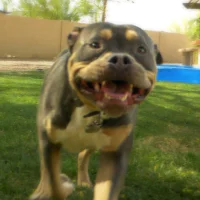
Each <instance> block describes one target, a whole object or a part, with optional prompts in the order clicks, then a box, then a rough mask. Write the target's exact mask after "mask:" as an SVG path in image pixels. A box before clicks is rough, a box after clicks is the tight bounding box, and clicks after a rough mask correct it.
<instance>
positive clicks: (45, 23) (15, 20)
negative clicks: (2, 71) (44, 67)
mask: <svg viewBox="0 0 200 200" xmlns="http://www.w3.org/2000/svg"><path fill="white" fill-rule="evenodd" d="M0 27H1V28H0V57H6V56H7V55H11V56H15V57H19V58H43V59H46V58H53V57H54V56H55V55H56V54H57V53H58V52H59V51H60V35H61V32H60V30H61V21H53V20H42V19H33V18H26V17H19V16H6V15H3V16H2V15H1V16H0Z"/></svg>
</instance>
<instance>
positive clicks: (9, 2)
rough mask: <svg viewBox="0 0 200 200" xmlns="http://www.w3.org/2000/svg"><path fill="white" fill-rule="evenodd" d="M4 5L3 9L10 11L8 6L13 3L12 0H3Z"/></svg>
mask: <svg viewBox="0 0 200 200" xmlns="http://www.w3.org/2000/svg"><path fill="white" fill-rule="evenodd" d="M1 2H2V5H3V10H4V11H8V8H9V7H10V5H11V4H12V0H1Z"/></svg>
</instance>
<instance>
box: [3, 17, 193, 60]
mask: <svg viewBox="0 0 200 200" xmlns="http://www.w3.org/2000/svg"><path fill="white" fill-rule="evenodd" d="M74 26H85V24H80V23H74V22H73V23H72V22H69V21H60V20H57V21H56V20H44V19H33V18H27V17H19V16H8V15H0V58H4V57H10V56H12V57H16V58H22V59H27V58H38V59H52V58H54V57H55V56H56V55H57V54H58V53H59V52H60V51H61V50H62V49H63V48H65V47H66V46H67V45H66V44H67V41H66V38H67V35H68V33H69V32H70V31H71V30H72V29H73V27H74ZM147 33H148V34H149V36H150V37H151V38H152V39H153V41H154V42H155V43H156V44H157V45H158V47H159V48H160V50H161V52H162V54H163V57H164V61H165V62H169V63H180V62H181V61H182V56H181V54H180V53H178V49H179V48H185V47H188V46H190V41H189V40H188V38H187V37H186V36H185V35H182V34H176V33H165V32H155V31H147Z"/></svg>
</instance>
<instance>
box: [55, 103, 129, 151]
mask: <svg viewBox="0 0 200 200" xmlns="http://www.w3.org/2000/svg"><path fill="white" fill-rule="evenodd" d="M86 114H88V108H87V107H86V106H84V107H79V108H76V109H75V111H74V112H73V114H72V117H71V121H70V122H69V124H68V126H67V127H66V129H63V130H61V129H58V130H56V133H55V136H56V142H58V143H61V144H62V146H63V147H64V148H66V149H67V150H68V151H70V152H79V151H81V150H83V149H95V150H99V149H102V150H105V151H113V150H116V149H117V148H118V146H119V145H120V144H121V143H122V142H123V141H124V139H125V138H126V137H127V136H128V134H129V133H130V131H131V128H132V126H130V125H129V126H120V127H117V128H102V129H100V130H99V131H97V132H94V133H86V131H85V127H86V126H87V124H88V122H89V120H91V119H89V118H84V117H83V116H84V115H86Z"/></svg>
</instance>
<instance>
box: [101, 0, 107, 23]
mask: <svg viewBox="0 0 200 200" xmlns="http://www.w3.org/2000/svg"><path fill="white" fill-rule="evenodd" d="M107 3H108V1H107V0H103V13H102V22H105V21H106V10H107Z"/></svg>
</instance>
